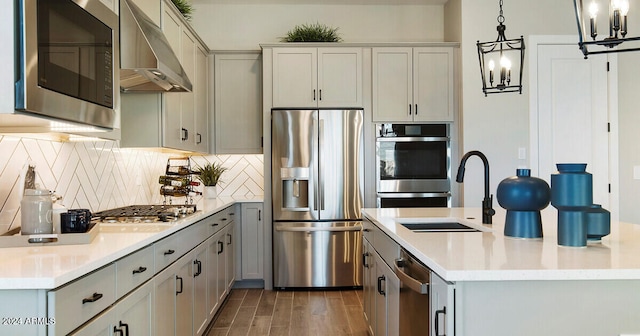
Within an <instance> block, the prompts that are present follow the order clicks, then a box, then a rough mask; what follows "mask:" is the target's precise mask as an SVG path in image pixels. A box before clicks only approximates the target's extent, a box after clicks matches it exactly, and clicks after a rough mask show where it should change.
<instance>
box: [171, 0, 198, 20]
mask: <svg viewBox="0 0 640 336" xmlns="http://www.w3.org/2000/svg"><path fill="white" fill-rule="evenodd" d="M171 1H172V2H173V4H174V5H176V8H178V10H179V11H180V13H181V14H182V16H184V18H185V19H186V20H187V21H191V14H192V13H193V6H191V4H190V3H189V2H188V1H187V0H171Z"/></svg>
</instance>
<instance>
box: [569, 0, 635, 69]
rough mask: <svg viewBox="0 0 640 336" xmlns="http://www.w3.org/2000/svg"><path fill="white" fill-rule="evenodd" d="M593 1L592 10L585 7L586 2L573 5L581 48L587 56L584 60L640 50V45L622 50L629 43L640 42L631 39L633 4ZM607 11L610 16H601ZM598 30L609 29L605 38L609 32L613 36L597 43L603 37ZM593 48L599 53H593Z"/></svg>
mask: <svg viewBox="0 0 640 336" xmlns="http://www.w3.org/2000/svg"><path fill="white" fill-rule="evenodd" d="M589 1H590V3H589V6H588V7H584V6H583V5H582V0H573V5H574V7H575V10H576V21H577V23H578V38H579V41H578V45H579V46H580V50H582V53H583V54H584V58H587V56H589V55H590V54H608V53H614V52H625V51H638V50H640V44H639V43H635V44H632V46H630V47H625V48H623V47H622V46H619V45H620V44H622V43H623V42H627V41H640V37H627V28H628V24H627V13H628V12H629V0H598V1H596V0H589ZM606 8H608V9H609V13H608V15H607V13H604V14H605V15H600V14H602V12H603V9H606ZM598 21H599V22H598ZM585 27H588V28H585ZM598 27H605V29H603V30H604V31H605V32H604V33H605V34H604V35H605V36H606V30H607V28H609V29H608V30H609V36H607V37H604V38H602V39H600V40H597V39H596V37H598V35H601V34H598ZM627 46H628V44H627ZM590 47H591V49H596V50H589V48H590ZM599 47H604V48H599ZM615 47H617V48H615Z"/></svg>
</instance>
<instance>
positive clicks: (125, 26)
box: [120, 0, 192, 92]
mask: <svg viewBox="0 0 640 336" xmlns="http://www.w3.org/2000/svg"><path fill="white" fill-rule="evenodd" d="M120 88H121V89H122V91H123V92H153V91H155V92H190V91H191V89H192V85H191V81H190V80H189V78H188V77H187V74H186V73H185V72H184V69H183V68H182V65H180V61H179V60H178V57H176V54H175V53H174V52H173V50H172V49H171V47H170V46H169V42H168V41H167V38H166V37H165V36H164V34H163V33H162V30H161V29H160V27H158V26H157V25H156V24H155V23H153V21H151V19H150V18H149V17H148V16H147V15H146V14H144V12H142V10H141V9H140V8H139V7H138V6H136V5H135V4H134V3H133V2H132V1H130V0H120Z"/></svg>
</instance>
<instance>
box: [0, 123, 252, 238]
mask: <svg viewBox="0 0 640 336" xmlns="http://www.w3.org/2000/svg"><path fill="white" fill-rule="evenodd" d="M171 156H172V155H170V154H166V153H160V152H154V151H145V150H131V149H125V148H119V146H118V143H117V142H116V141H95V142H86V141H84V142H55V141H49V140H38V139H31V138H27V137H16V136H9V135H4V136H3V135H0V233H3V232H6V231H8V230H9V229H11V228H13V227H16V226H19V225H20V212H19V210H20V190H21V189H22V186H21V185H20V182H19V180H20V173H21V171H22V169H23V167H24V165H25V164H26V163H28V162H31V164H35V166H36V173H37V174H36V183H38V184H39V185H40V187H41V188H43V189H48V190H54V191H55V193H56V194H58V195H61V196H62V197H63V199H62V204H63V205H64V206H65V207H67V208H86V209H90V210H91V211H94V212H95V211H100V210H104V209H110V208H115V207H120V206H125V205H131V204H160V203H162V200H163V198H162V196H160V192H159V190H160V185H159V184H158V177H159V176H160V175H163V174H164V171H165V168H166V164H167V159H169V158H170V157H171ZM192 160H193V161H194V162H195V163H198V164H204V163H206V162H221V163H222V165H223V166H224V167H226V168H228V170H227V171H225V172H224V173H223V175H222V177H221V181H222V183H220V184H219V185H218V194H219V195H220V196H235V197H243V196H247V197H251V196H261V195H264V176H263V174H264V173H263V156H262V155H219V156H194V157H192Z"/></svg>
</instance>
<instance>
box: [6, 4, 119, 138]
mask: <svg viewBox="0 0 640 336" xmlns="http://www.w3.org/2000/svg"><path fill="white" fill-rule="evenodd" d="M16 24H17V27H16V30H17V32H18V38H17V39H16V51H17V57H16V63H17V64H16V67H15V69H16V83H15V109H16V111H18V112H24V113H34V114H37V115H39V116H42V117H45V118H48V119H54V120H61V121H69V122H73V123H80V124H84V125H91V126H96V127H99V128H103V129H112V128H113V127H114V124H115V120H116V107H117V99H118V98H117V94H118V82H119V80H118V79H119V78H118V73H119V68H120V67H119V57H120V56H119V54H120V50H119V47H118V40H119V20H118V16H117V15H116V14H115V13H114V12H113V11H112V10H111V9H109V8H108V7H106V6H105V5H104V4H103V3H102V2H100V0H19V1H18V19H17V20H16Z"/></svg>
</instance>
